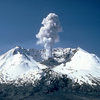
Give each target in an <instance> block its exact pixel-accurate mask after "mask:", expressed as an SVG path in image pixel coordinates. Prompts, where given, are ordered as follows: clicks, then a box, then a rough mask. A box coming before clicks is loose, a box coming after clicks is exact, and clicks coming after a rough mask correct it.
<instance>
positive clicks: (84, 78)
mask: <svg viewBox="0 0 100 100" xmlns="http://www.w3.org/2000/svg"><path fill="white" fill-rule="evenodd" d="M53 70H54V71H55V72H57V73H61V74H66V75H68V77H69V78H71V79H72V80H73V81H75V82H78V83H79V84H82V83H84V82H85V83H88V84H93V81H95V82H96V81H97V80H98V81H99V80H100V59H99V58H98V57H97V56H96V55H94V54H90V53H88V52H86V51H84V50H83V49H81V48H78V49H77V52H76V53H75V55H74V56H73V57H72V58H71V61H69V62H66V63H65V64H61V65H58V66H56V67H55V68H53Z"/></svg>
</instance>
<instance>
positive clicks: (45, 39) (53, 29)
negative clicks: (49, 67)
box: [36, 13, 62, 58]
mask: <svg viewBox="0 0 100 100" xmlns="http://www.w3.org/2000/svg"><path fill="white" fill-rule="evenodd" d="M41 24H43V26H42V27H41V28H40V31H39V33H38V34H36V38H38V41H37V44H43V45H44V48H45V50H46V57H47V58H49V57H52V46H53V44H54V43H56V42H58V41H59V36H58V32H61V31H62V27H61V25H60V21H59V18H58V15H56V14H55V13H50V14H49V15H48V16H47V17H46V18H44V19H43V21H42V23H41Z"/></svg>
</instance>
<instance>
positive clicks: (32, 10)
mask: <svg viewBox="0 0 100 100" xmlns="http://www.w3.org/2000/svg"><path fill="white" fill-rule="evenodd" d="M51 12H54V13H56V14H57V15H58V16H59V19H60V21H61V25H62V26H63V32H62V33H59V35H60V42H59V43H57V44H56V45H55V47H78V46H79V47H81V48H83V49H85V50H87V51H88V52H91V53H96V54H97V55H98V56H99V57H100V0H0V54H2V53H4V52H6V51H7V50H9V49H11V48H13V47H15V46H16V45H20V46H22V47H25V48H42V47H40V46H39V45H38V46H37V45H36V41H37V39H36V37H35V35H36V34H37V33H38V32H39V29H40V27H41V21H42V19H43V18H44V17H46V16H47V15H48V14H49V13H51Z"/></svg>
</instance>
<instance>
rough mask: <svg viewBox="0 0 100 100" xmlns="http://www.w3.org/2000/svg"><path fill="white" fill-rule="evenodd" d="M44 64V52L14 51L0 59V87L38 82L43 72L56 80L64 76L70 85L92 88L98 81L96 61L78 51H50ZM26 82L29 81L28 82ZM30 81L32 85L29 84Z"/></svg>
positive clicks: (99, 67)
mask: <svg viewBox="0 0 100 100" xmlns="http://www.w3.org/2000/svg"><path fill="white" fill-rule="evenodd" d="M52 55H53V57H52V58H49V59H47V60H45V50H36V49H24V48H22V47H18V46H17V47H15V48H13V49H11V50H9V51H8V52H7V53H5V54H3V55H1V56H0V83H10V82H12V81H13V82H17V83H18V84H20V83H19V82H18V80H19V79H22V82H23V83H24V82H32V83H34V81H35V80H41V77H42V75H43V74H45V72H44V70H45V69H50V70H51V71H53V72H54V73H56V74H57V75H58V76H61V75H67V77H68V78H69V79H71V80H72V81H73V82H76V83H79V84H83V83H87V84H90V85H96V84H97V83H99V80H100V58H98V57H97V56H96V55H95V54H90V53H88V52H86V51H85V50H83V49H81V48H79V47H78V48H75V49H71V48H54V49H53V50H52ZM29 80H30V81H29ZM33 80H34V81H33Z"/></svg>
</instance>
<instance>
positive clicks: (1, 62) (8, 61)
mask: <svg viewBox="0 0 100 100" xmlns="http://www.w3.org/2000/svg"><path fill="white" fill-rule="evenodd" d="M44 68H46V66H45V65H42V64H40V63H38V62H36V61H35V60H34V59H33V58H32V57H31V56H29V55H27V52H26V51H25V50H24V52H23V49H22V48H20V47H16V48H14V49H11V50H10V51H8V52H7V53H5V54H4V55H2V56H1V57H0V77H1V79H3V81H4V82H7V81H11V80H14V79H16V78H19V77H21V76H22V75H24V74H27V73H29V72H32V71H33V74H35V73H36V74H37V73H42V69H44Z"/></svg>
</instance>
